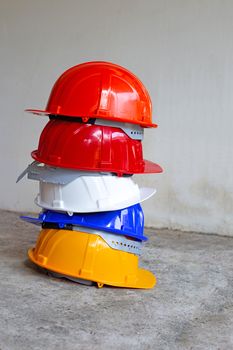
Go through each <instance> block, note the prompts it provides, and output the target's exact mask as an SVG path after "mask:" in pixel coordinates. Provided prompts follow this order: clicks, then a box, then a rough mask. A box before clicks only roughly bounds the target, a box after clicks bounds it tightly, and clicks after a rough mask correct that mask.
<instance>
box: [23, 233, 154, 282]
mask: <svg viewBox="0 0 233 350" xmlns="http://www.w3.org/2000/svg"><path fill="white" fill-rule="evenodd" d="M28 255H29V258H30V260H32V261H33V262H34V263H35V264H36V265H39V266H41V267H43V268H45V269H47V270H50V271H53V272H56V273H58V274H61V275H65V276H67V277H72V278H76V279H83V280H88V281H94V282H97V285H98V287H102V286H103V285H104V284H108V285H111V286H116V287H128V288H146V289H148V288H153V287H154V285H155V283H156V278H155V276H154V275H153V274H152V273H151V272H150V271H147V270H144V269H141V268H139V267H138V256H137V255H135V254H132V253H128V252H125V251H121V250H116V249H113V248H111V247H109V245H108V244H107V243H106V242H105V241H104V239H103V238H102V237H100V236H98V235H97V234H92V233H87V232H81V231H71V230H61V229H42V230H41V232H40V234H39V237H38V240H37V243H36V246H35V248H32V249H29V251H28Z"/></svg>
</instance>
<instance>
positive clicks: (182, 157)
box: [0, 0, 233, 234]
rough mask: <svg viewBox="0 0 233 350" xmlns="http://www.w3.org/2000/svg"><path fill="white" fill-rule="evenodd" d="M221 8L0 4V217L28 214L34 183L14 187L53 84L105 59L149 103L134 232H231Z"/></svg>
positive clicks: (225, 32)
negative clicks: (148, 171)
mask: <svg viewBox="0 0 233 350" xmlns="http://www.w3.org/2000/svg"><path fill="white" fill-rule="evenodd" d="M232 18H233V1H232V0H229V1H227V0H144V1H142V0H140V1H139V0H118V1H113V0H108V1H107V0H99V1H95V0H92V1H91V0H68V1H65V0H56V1H55V0H54V1H53V0H40V1H32V0H19V1H16V0H14V1H13V0H5V1H4V0H1V1H0V26H1V27H0V28H1V30H0V47H1V66H0V105H1V118H0V128H1V129H0V130H1V137H0V157H1V183H0V186H1V187H0V193H1V196H0V207H1V208H4V209H10V210H24V211H27V210H33V211H35V210H37V211H38V208H36V206H35V205H34V204H33V198H34V197H35V194H36V192H37V184H36V183H33V182H32V181H31V182H30V181H26V180H24V181H23V182H21V183H19V184H18V185H16V184H15V179H16V177H17V175H18V174H19V173H20V172H21V170H23V169H24V167H25V166H26V165H27V164H28V163H29V162H31V159H30V151H31V150H33V149H35V148H36V147H37V142H38V137H39V134H40V132H41V130H42V127H43V126H44V125H45V123H46V121H47V118H46V117H36V116H33V115H29V114H26V113H24V112H23V110H24V108H27V107H38V108H43V107H44V106H45V104H46V101H47V98H48V94H49V92H50V89H51V87H52V85H53V83H54V81H55V79H56V78H57V77H58V76H59V75H60V74H61V73H62V72H63V71H64V70H65V69H66V68H68V67H70V66H72V65H75V64H78V63H80V62H84V61H87V60H109V61H112V62H115V63H118V64H121V65H123V66H125V67H127V68H128V69H130V70H132V71H133V72H134V73H135V74H136V75H138V76H139V77H140V78H141V80H142V81H143V82H144V83H145V85H146V86H147V88H148V90H149V92H150V94H151V97H152V100H153V104H154V121H156V122H157V123H158V124H159V128H158V129H157V130H147V131H146V134H145V141H144V154H145V157H146V158H147V159H151V160H153V161H157V162H158V163H159V164H161V165H162V166H163V167H164V169H165V173H164V174H162V175H147V176H137V177H136V180H137V181H138V182H139V183H140V184H143V185H149V186H155V187H156V188H157V190H158V193H157V195H156V196H155V197H154V198H153V199H151V200H148V202H146V203H145V205H144V209H145V214H146V224H147V225H149V226H155V227H170V228H181V229H185V230H197V231H203V232H216V233H220V234H233V230H232V228H233V216H232V212H233V186H232V185H233V180H232V174H233V165H232V159H233V157H232V155H233V137H232V131H233V121H232V120H233V98H232V93H233V70H232V62H233V40H232V32H233V21H232Z"/></svg>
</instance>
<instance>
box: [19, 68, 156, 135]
mask: <svg viewBox="0 0 233 350" xmlns="http://www.w3.org/2000/svg"><path fill="white" fill-rule="evenodd" d="M26 111H28V112H32V113H34V114H39V115H40V114H47V115H55V116H57V117H59V116H68V117H81V118H82V120H83V121H84V122H87V121H88V120H89V119H90V118H101V119H109V120H114V121H119V122H126V123H132V124H138V125H140V126H142V127H151V128H152V127H157V125H156V124H153V123H152V105H151V100H150V96H149V93H148V91H147V90H146V88H145V87H144V85H143V84H142V82H141V81H140V80H139V79H138V78H137V77H136V76H135V75H134V74H132V73H131V72H130V71H128V70H127V69H125V68H123V67H121V66H118V65H116V64H113V63H110V62H98V61H97V62H87V63H82V64H79V65H77V66H74V67H71V68H70V69H68V70H67V71H65V72H64V73H63V74H62V75H61V76H60V77H59V78H58V80H57V81H56V83H55V85H54V86H53V89H52V91H51V94H50V97H49V100H48V103H47V106H46V109H45V110H35V109H27V110H26Z"/></svg>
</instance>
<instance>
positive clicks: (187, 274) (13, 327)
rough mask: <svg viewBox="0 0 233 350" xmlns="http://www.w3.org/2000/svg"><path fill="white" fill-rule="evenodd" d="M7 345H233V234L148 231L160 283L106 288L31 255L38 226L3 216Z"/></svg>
mask: <svg viewBox="0 0 233 350" xmlns="http://www.w3.org/2000/svg"><path fill="white" fill-rule="evenodd" d="M0 218H1V219H0V240H1V244H0V250H1V260H0V262H1V268H0V273H1V276H0V312H1V314H0V315H1V317H0V349H1V350H8V349H10V350H14V349H17V350H18V349H20V350H21V349H23V350H24V349H27V350H30V349H33V350H37V349H43V350H44V349H48V350H53V349H56V350H60V349H61V350H69V349H72V350H73V349H82V350H85V349H94V350H95V349H101V350H102V349H110V348H111V349H114V350H115V349H134V350H138V349H140V350H141V349H159V350H160V349H161V350H163V349H169V350H170V349H172V350H174V349H205V350H207V349H221V350H224V349H227V350H230V349H233V269H232V267H233V254H232V250H233V238H227V237H218V236H212V235H202V234H196V233H181V232H177V231H175V232H169V231H167V230H160V231H159V230H158V231H156V232H153V231H150V230H149V231H148V232H147V233H148V235H149V237H150V241H149V243H147V244H146V246H145V248H144V254H143V257H142V259H141V265H142V266H144V267H147V268H149V269H150V270H151V271H152V272H154V273H155V274H156V276H157V278H158V284H157V286H156V287H155V288H154V289H152V290H147V291H146V290H132V289H131V290H130V289H120V288H110V287H104V288H102V289H98V288H96V287H94V286H91V287H88V286H83V285H80V284H77V283H73V282H69V281H66V280H62V279H56V278H52V277H48V276H47V275H45V274H43V273H40V272H39V271H37V269H35V268H34V266H33V265H32V264H31V263H30V262H29V261H28V260H27V249H28V248H29V247H31V246H33V245H34V243H35V241H36V238H37V234H38V229H37V228H36V227H35V226H33V225H30V224H26V223H23V222H22V221H20V220H19V219H18V214H16V213H11V212H5V211H2V212H1V216H0Z"/></svg>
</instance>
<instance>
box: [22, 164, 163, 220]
mask: <svg viewBox="0 0 233 350" xmlns="http://www.w3.org/2000/svg"><path fill="white" fill-rule="evenodd" d="M26 173H27V174H28V178H29V179H33V180H38V181H39V182H40V186H39V188H40V189H39V194H38V195H37V197H36V199H35V203H36V204H37V205H38V206H40V207H42V208H46V209H51V210H57V211H66V212H68V213H69V214H71V215H72V213H74V212H76V213H85V212H86V213H88V212H101V211H113V210H118V209H123V208H126V207H129V206H132V205H134V204H137V203H141V202H143V201H144V200H146V199H148V198H150V197H151V196H152V195H153V194H154V193H155V192H156V190H155V189H152V188H147V187H146V188H139V187H138V185H137V184H136V183H135V182H134V181H133V180H132V177H118V176H114V175H112V174H110V173H108V174H103V173H93V172H83V171H75V170H70V169H64V168H54V167H50V166H45V165H43V166H42V165H40V164H38V163H32V164H31V165H30V166H29V167H28V168H27V169H26V170H25V171H24V172H23V174H26ZM19 178H22V176H20V177H19Z"/></svg>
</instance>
